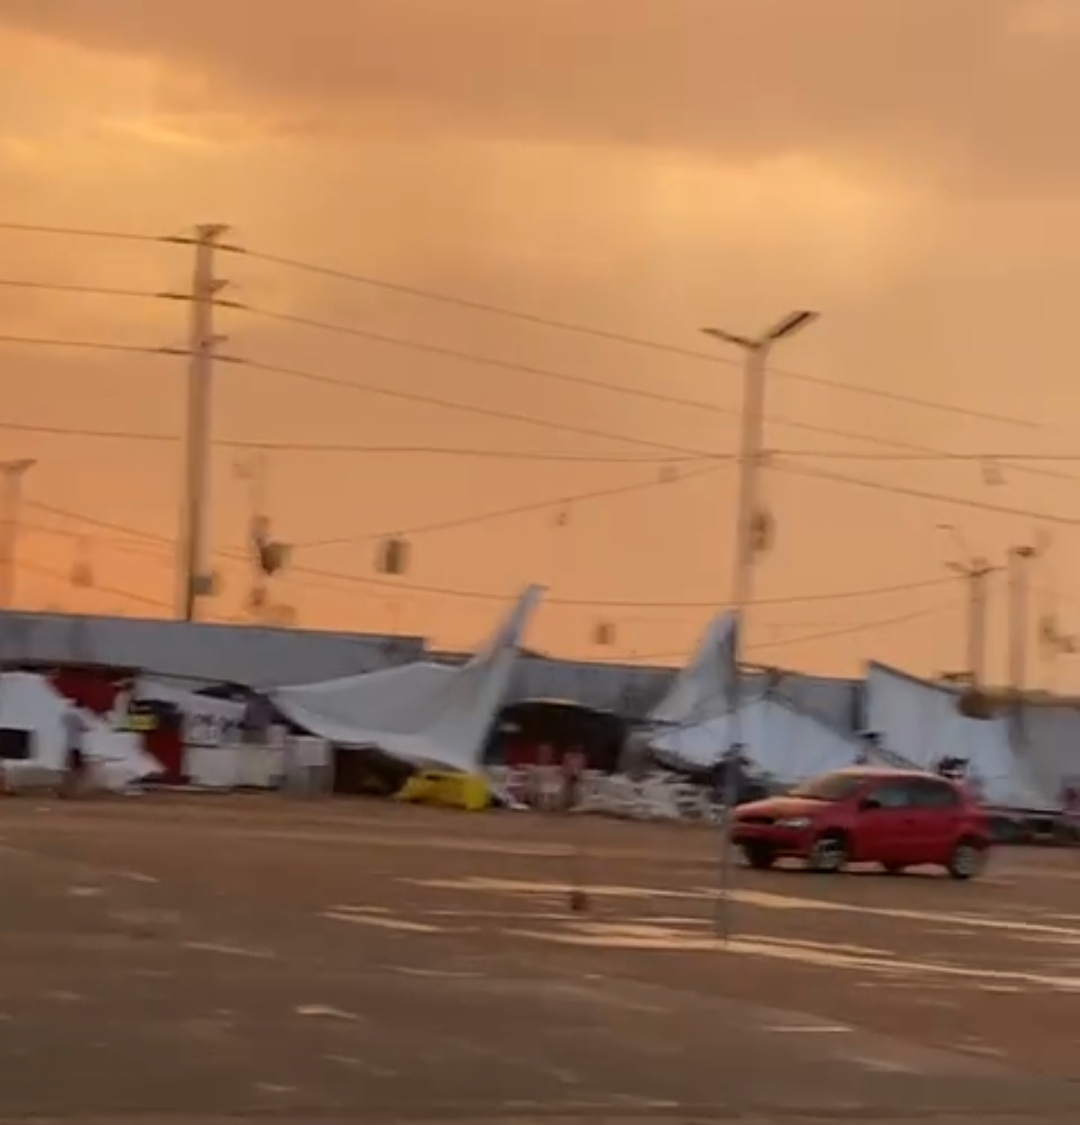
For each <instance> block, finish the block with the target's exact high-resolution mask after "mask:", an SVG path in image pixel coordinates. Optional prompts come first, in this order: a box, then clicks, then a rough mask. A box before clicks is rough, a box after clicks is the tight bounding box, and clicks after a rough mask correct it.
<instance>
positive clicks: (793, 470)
mask: <svg viewBox="0 0 1080 1125" xmlns="http://www.w3.org/2000/svg"><path fill="white" fill-rule="evenodd" d="M770 468H772V469H774V470H776V471H778V472H782V473H786V474H790V475H792V476H799V477H809V478H812V479H817V480H825V481H832V482H833V483H835V484H848V485H851V486H852V487H854V488H864V489H868V490H871V491H874V492H890V493H892V494H893V495H894V496H910V497H911V498H912V499H914V500H930V501H933V502H934V503H939V504H951V505H952V506H954V507H957V508H968V509H971V510H973V511H980V512H992V513H994V514H995V515H1000V516H1021V517H1023V518H1024V519H1029V520H1035V521H1038V522H1040V523H1053V524H1058V525H1060V526H1062V527H1077V526H1080V517H1076V516H1063V515H1058V514H1057V513H1055V512H1040V511H1035V510H1033V509H1031V508H1014V507H1010V506H1008V505H1005V504H994V503H992V502H990V501H989V500H972V499H968V498H966V497H962V496H949V495H947V494H945V493H941V492H930V491H928V490H925V489H921V488H912V487H910V486H908V485H899V484H883V483H881V482H880V481H872V480H864V479H863V478H861V477H849V476H846V475H845V474H842V473H833V472H829V471H827V470H825V469H814V468H810V467H809V466H807V465H800V464H796V463H794V462H788V461H783V460H777V461H776V462H775V463H774V464H770Z"/></svg>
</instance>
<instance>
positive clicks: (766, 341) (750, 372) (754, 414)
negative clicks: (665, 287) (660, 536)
mask: <svg viewBox="0 0 1080 1125" xmlns="http://www.w3.org/2000/svg"><path fill="white" fill-rule="evenodd" d="M819 315H820V314H819V313H816V312H810V311H808V310H805V309H802V310H797V311H795V312H792V313H789V314H788V315H787V316H785V317H784V318H783V319H782V320H778V321H777V322H776V323H775V324H774V325H773V326H772V327H771V328H769V329H767V330H766V331H765V332H763V333H761V335H759V336H740V335H737V334H736V333H733V332H728V331H725V330H724V329H722V328H703V329H702V331H703V332H704V333H705V334H706V335H707V336H712V337H713V338H714V339H717V340H721V341H723V342H724V343H726V344H732V345H734V346H735V347H737V348H740V349H741V350H742V352H743V356H744V359H745V363H744V367H743V406H742V424H741V432H740V437H739V457H738V474H739V478H738V479H739V483H738V499H737V502H736V509H735V555H734V569H733V573H732V586H731V609H732V612H733V613H734V615H735V630H734V635H733V636H732V638H731V681H730V682H731V695H730V699H729V706H730V711H731V715H730V724H729V728H728V729H729V731H730V738H729V742H730V744H731V745H730V747H729V751H730V752H729V754H728V760H727V766H726V768H725V770H724V821H723V846H722V851H721V862H720V896H719V901H718V903H717V916H716V923H717V928H718V930H719V933H720V936H722V937H723V940H724V941H725V942H727V941H728V940H729V938H730V936H731V917H730V915H731V905H730V895H729V887H730V884H731V858H732V856H731V852H732V848H731V810H732V809H733V808H734V806H735V803H736V800H737V798H738V793H737V791H736V782H737V776H736V772H737V770H738V769H739V767H740V766H741V760H740V758H739V757H737V754H736V752H735V751H737V750H738V751H741V749H742V723H741V716H740V713H739V712H740V703H741V694H742V693H741V689H740V678H739V663H740V659H741V653H742V650H743V635H744V631H745V628H746V616H747V611H748V609H749V607H750V605H751V603H752V602H753V594H754V562H755V558H756V555H757V551H758V544H757V543H756V542H755V530H756V528H757V517H758V514H759V513H758V477H759V473H760V470H761V465H762V461H763V459H764V438H765V388H766V375H767V370H768V361H769V355H770V353H771V352H772V349H773V347H774V346H775V345H776V344H777V343H779V342H780V341H781V340H784V339H787V338H788V337H790V336H794V335H795V334H796V333H797V332H801V331H802V330H803V329H804V328H808V327H809V326H810V325H811V324H813V323H814V321H815V320H817V319H818V317H819Z"/></svg>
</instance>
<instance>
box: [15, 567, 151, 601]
mask: <svg viewBox="0 0 1080 1125" xmlns="http://www.w3.org/2000/svg"><path fill="white" fill-rule="evenodd" d="M19 569H20V570H28V571H30V573H31V574H40V575H42V576H44V577H46V578H52V579H55V580H56V581H57V582H63V583H64V584H65V585H66V586H72V585H73V583H72V581H71V576H70V575H67V574H64V573H63V572H62V571H58V570H54V569H53V568H52V567H49V566H45V565H43V564H42V563H38V562H31V561H29V560H27V559H20V560H19ZM74 588H76V589H79V590H80V591H84V590H94V591H96V592H97V593H99V594H106V595H109V596H111V597H116V598H126V599H127V600H128V601H130V602H134V603H137V604H139V605H145V606H150V607H152V608H154V609H170V608H171V607H170V606H169V604H168V602H163V601H159V600H158V599H157V598H150V597H146V596H144V595H143V594H136V593H135V592H134V591H133V590H121V589H117V588H116V587H112V586H102V585H100V583H97V582H94V583H92V584H91V585H90V586H87V587H74Z"/></svg>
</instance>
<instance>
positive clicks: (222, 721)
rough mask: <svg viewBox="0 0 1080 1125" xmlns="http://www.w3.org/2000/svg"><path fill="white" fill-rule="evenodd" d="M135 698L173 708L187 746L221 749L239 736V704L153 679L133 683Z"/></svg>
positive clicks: (243, 706) (241, 714)
mask: <svg viewBox="0 0 1080 1125" xmlns="http://www.w3.org/2000/svg"><path fill="white" fill-rule="evenodd" d="M134 698H135V699H136V700H138V701H139V702H153V703H167V704H170V705H171V706H173V707H175V708H176V710H177V711H178V712H179V714H180V716H181V719H182V722H183V739H184V744H185V745H186V746H223V745H226V744H227V743H229V742H230V741H233V740H234V739H235V738H237V737H238V735H239V732H240V727H241V724H242V723H243V719H244V712H245V710H246V704H245V703H244V702H243V701H242V700H236V699H218V698H216V697H214V696H211V695H200V694H199V693H198V692H194V691H188V690H187V689H186V688H182V687H177V686H176V685H175V684H171V683H167V682H166V681H165V680H160V679H157V678H155V677H153V676H140V677H139V678H138V680H136V682H135V692H134Z"/></svg>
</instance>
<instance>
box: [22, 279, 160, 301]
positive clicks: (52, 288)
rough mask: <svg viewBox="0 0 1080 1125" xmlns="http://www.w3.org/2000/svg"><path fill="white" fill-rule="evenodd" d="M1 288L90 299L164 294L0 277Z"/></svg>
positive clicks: (152, 298)
mask: <svg viewBox="0 0 1080 1125" xmlns="http://www.w3.org/2000/svg"><path fill="white" fill-rule="evenodd" d="M0 288H4V289H29V290H32V291H35V292H42V293H79V294H84V295H86V296H90V297H139V298H148V299H150V300H160V299H162V298H163V297H164V294H162V293H149V292H147V291H146V290H143V289H122V288H117V287H116V286H112V285H79V284H77V283H75V282H60V281H27V280H22V279H18V278H11V277H0Z"/></svg>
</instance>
